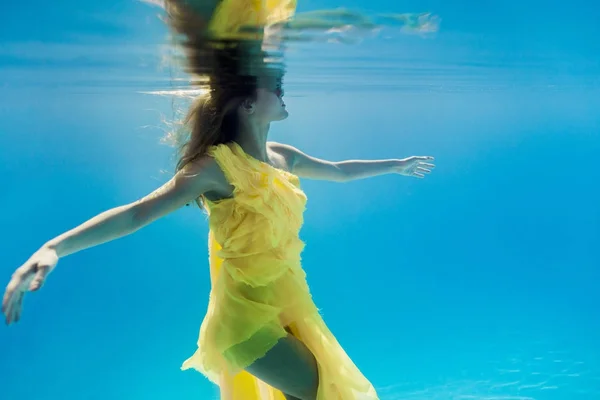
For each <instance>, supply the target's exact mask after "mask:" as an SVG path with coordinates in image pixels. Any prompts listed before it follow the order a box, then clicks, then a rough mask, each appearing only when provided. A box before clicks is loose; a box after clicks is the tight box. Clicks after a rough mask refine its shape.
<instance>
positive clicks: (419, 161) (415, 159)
mask: <svg viewBox="0 0 600 400" xmlns="http://www.w3.org/2000/svg"><path fill="white" fill-rule="evenodd" d="M430 161H431V162H432V161H433V157H431V156H412V157H408V158H405V159H402V160H399V162H398V165H397V167H396V173H398V174H400V175H405V176H413V177H415V178H424V177H425V175H427V174H429V173H431V170H432V169H433V168H435V165H433V163H431V162H430Z"/></svg>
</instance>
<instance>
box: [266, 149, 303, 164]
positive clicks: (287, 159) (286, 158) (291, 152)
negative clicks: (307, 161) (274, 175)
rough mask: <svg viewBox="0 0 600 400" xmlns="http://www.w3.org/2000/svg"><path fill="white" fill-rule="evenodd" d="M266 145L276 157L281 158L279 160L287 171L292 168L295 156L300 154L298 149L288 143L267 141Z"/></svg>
mask: <svg viewBox="0 0 600 400" xmlns="http://www.w3.org/2000/svg"><path fill="white" fill-rule="evenodd" d="M267 147H268V149H269V150H270V151H271V152H272V153H273V154H274V155H275V156H276V157H279V158H281V159H282V160H281V161H283V163H284V164H285V166H286V167H287V169H288V170H289V171H292V170H293V168H294V165H295V163H296V157H297V156H298V155H299V154H302V152H301V151H300V150H298V149H297V148H295V147H294V146H292V145H289V144H284V143H278V142H267Z"/></svg>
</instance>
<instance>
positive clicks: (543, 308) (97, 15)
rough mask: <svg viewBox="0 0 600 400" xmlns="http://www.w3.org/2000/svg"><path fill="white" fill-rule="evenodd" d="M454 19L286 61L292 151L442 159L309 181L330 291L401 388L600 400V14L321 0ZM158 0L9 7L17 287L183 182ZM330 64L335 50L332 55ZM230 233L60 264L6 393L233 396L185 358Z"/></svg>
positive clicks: (41, 297)
mask: <svg viewBox="0 0 600 400" xmlns="http://www.w3.org/2000/svg"><path fill="white" fill-rule="evenodd" d="M340 5H344V6H347V7H349V8H360V9H363V10H366V11H371V12H378V11H391V12H413V11H417V12H418V11H432V12H433V13H435V14H437V15H439V16H440V17H441V18H442V23H441V26H440V31H439V32H438V33H437V34H436V35H433V36H430V37H420V36H415V35H406V34H398V33H397V32H396V33H394V32H384V33H383V34H382V35H380V36H378V37H375V38H369V39H365V40H364V41H362V42H360V43H359V44H357V45H355V46H344V45H339V44H338V45H336V44H319V45H314V46H313V47H311V46H310V45H303V46H299V47H298V48H297V49H296V51H293V52H291V53H290V54H289V57H288V62H289V64H288V69H289V74H288V76H287V77H286V83H287V85H286V93H287V98H286V103H287V104H288V109H289V110H290V118H289V119H288V120H287V121H285V122H283V123H278V124H276V125H274V126H273V127H272V139H273V140H277V141H283V142H288V143H291V144H293V145H295V146H297V147H299V148H300V149H302V150H303V151H305V152H307V153H310V154H312V155H315V156H317V157H321V158H327V159H332V160H342V159H347V158H351V159H356V158H364V159H377V158H399V157H406V156H410V155H433V156H435V157H436V164H437V168H436V170H435V172H434V173H433V174H432V175H431V176H429V177H427V178H426V179H424V180H416V179H410V178H407V177H401V176H394V175H386V176H380V177H377V178H371V179H368V180H362V181H356V182H351V183H346V184H336V183H326V182H314V181H305V182H303V187H304V189H305V191H306V193H307V195H308V198H309V203H308V209H307V213H306V223H305V227H304V229H303V231H302V237H303V239H304V240H305V241H306V242H307V247H306V250H305V253H304V267H305V269H306V271H307V273H308V279H309V283H310V285H311V288H312V291H313V296H314V298H315V301H316V302H317V304H318V306H319V307H320V308H321V309H322V312H323V315H324V318H325V320H326V321H327V323H328V324H329V326H330V328H331V329H332V331H333V332H334V333H335V334H336V336H337V337H338V339H339V341H340V342H341V344H342V345H343V346H344V348H345V349H346V350H347V352H348V353H349V355H350V356H351V357H352V359H353V360H354V361H355V363H356V364H357V365H358V366H359V367H360V368H361V370H362V371H363V372H364V373H365V375H367V376H368V377H369V379H370V380H371V381H372V382H373V384H374V385H375V386H376V388H377V389H378V391H379V392H380V394H381V398H382V399H386V400H400V399H407V400H430V399H431V400H432V399H436V400H437V399H441V400H446V399H448V400H454V399H456V400H458V399H460V400H466V399H469V400H484V399H485V400H492V399H493V400H500V399H501V400H509V399H510V400H513V399H514V400H516V399H520V400H533V399H535V400H594V399H599V398H600V321H599V319H598V307H599V306H600V291H599V290H598V282H599V281H600V206H599V204H600V185H599V184H598V182H600V168H599V167H598V157H599V156H600V133H599V130H600V41H598V37H600V28H599V25H598V18H599V17H598V16H599V15H600V6H599V5H598V4H596V3H594V2H590V1H588V2H584V1H580V0H574V1H570V2H568V4H567V3H565V2H557V1H545V2H541V1H532V0H523V1H519V2H516V1H511V2H488V1H466V0H462V1H453V2H442V1H421V2H416V1H406V2H400V3H397V2H392V1H391V0H374V1H370V2H369V3H368V8H367V7H366V6H365V4H364V2H361V1H357V0H347V1H344V2H333V1H330V0H328V1H324V0H306V1H304V0H301V1H300V10H301V11H305V10H312V9H318V8H326V7H336V6H340ZM156 13H157V10H156V9H154V8H151V7H149V6H148V5H145V4H141V3H139V2H135V1H117V0H102V1H95V2H87V3H86V2H79V1H77V2H76V1H74V0H71V1H61V2H42V1H40V0H34V1H33V2H25V3H16V2H12V3H11V4H10V5H7V6H4V7H3V12H2V16H1V17H0V21H1V23H0V83H1V85H0V176H2V177H3V184H2V191H1V194H2V195H1V196H0V207H1V209H2V210H4V212H2V213H1V214H0V227H1V228H2V233H1V240H0V255H1V256H2V260H1V264H0V273H1V274H2V276H3V277H4V278H2V279H4V280H5V281H6V282H8V279H9V278H10V274H11V273H12V271H13V270H14V269H15V268H16V267H18V266H19V265H21V263H23V262H24V261H25V260H26V259H27V258H28V257H29V255H31V253H32V252H33V251H35V250H36V249H37V248H38V247H39V246H40V245H41V244H43V243H44V242H45V241H47V240H48V239H50V238H52V237H54V236H56V235H58V234H60V233H62V232H63V231H65V230H67V229H71V228H73V227H74V226H76V225H78V224H79V223H81V222H83V221H85V220H87V219H88V218H90V217H92V216H94V215H95V214H97V213H99V212H101V211H104V210H106V209H108V208H111V207H114V206H118V205H121V204H125V203H128V202H131V201H133V200H135V199H137V198H139V197H141V196H143V195H145V194H146V193H148V192H150V191H152V190H154V189H155V188H156V187H157V186H159V185H160V184H162V183H164V182H165V181H166V180H167V179H168V178H169V174H168V173H163V172H161V171H162V170H167V171H168V172H170V171H172V168H173V160H172V158H171V155H172V149H171V148H169V147H166V146H164V145H160V144H159V139H160V138H161V136H162V134H163V132H162V131H161V129H162V128H164V125H163V124H162V122H161V121H162V120H161V118H162V117H163V116H164V117H166V118H170V117H172V116H173V115H174V114H173V105H172V103H171V98H169V97H161V96H156V95H151V94H148V93H145V92H148V91H152V90H161V89H169V88H170V87H172V85H173V74H174V72H173V70H172V69H170V68H169V67H165V68H160V62H161V53H160V49H159V48H158V44H159V43H164V37H165V33H166V31H165V28H164V26H162V25H161V23H160V22H159V21H158V20H157V18H156ZM310 52H312V53H311V54H312V58H311V57H310V56H309V53H310ZM206 242H207V224H206V219H205V216H204V215H203V214H202V213H200V212H199V211H198V210H197V209H194V208H191V207H190V208H184V209H182V210H179V211H177V212H175V213H173V214H171V215H169V216H167V217H165V218H163V219H161V220H159V221H157V222H155V223H153V224H152V225H150V226H148V227H147V228H145V229H143V230H141V231H139V232H138V233H136V234H134V235H131V236H128V237H126V238H123V239H121V240H118V241H115V242H111V243H109V244H106V245H103V246H100V247H96V248H93V249H89V250H86V251H83V252H81V253H78V254H75V255H72V256H69V257H67V258H65V259H63V260H61V261H60V263H59V266H58V268H57V269H56V270H55V271H54V272H53V273H52V275H51V276H50V278H49V280H48V282H47V284H46V286H45V287H44V288H43V290H42V291H41V292H39V293H36V294H32V295H29V296H28V297H27V298H26V303H25V310H24V314H23V318H22V321H21V322H19V323H18V324H17V325H15V326H11V327H10V328H6V327H4V328H1V329H0V345H1V346H2V351H1V353H0V354H1V355H0V398H1V399H3V400H4V399H5V400H17V399H21V400H22V399H26V400H50V399H61V400H71V399H73V400H74V399H77V400H82V399H87V400H92V399H102V400H105V399H115V400H119V399H127V400H137V399H144V400H154V399H160V400H162V399H169V400H178V399H182V400H184V399H185V400H188V399H209V398H215V396H216V393H217V392H216V389H215V387H213V386H212V385H211V384H210V383H209V382H208V381H207V380H205V379H204V378H203V377H202V376H201V375H200V374H198V373H195V372H191V371H186V372H181V371H180V370H179V366H180V365H181V363H182V361H183V360H184V359H186V358H187V357H188V356H189V355H191V354H192V352H193V351H194V350H195V343H196V339H197V334H198V328H199V324H200V322H201V320H202V317H203V315H204V313H205V311H206V305H207V300H208V292H209V276H208V265H207V250H206Z"/></svg>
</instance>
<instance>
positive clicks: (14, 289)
mask: <svg viewBox="0 0 600 400" xmlns="http://www.w3.org/2000/svg"><path fill="white" fill-rule="evenodd" d="M57 263H58V255H57V254H56V251H55V250H53V249H50V248H47V247H42V248H41V249H39V250H38V251H36V252H35V253H34V254H33V255H32V256H31V257H30V258H29V260H27V261H26V262H25V264H23V265H21V266H20V267H19V268H17V270H16V271H15V272H14V273H13V275H12V278H11V280H10V282H9V283H8V286H6V291H5V292H4V297H3V299H2V313H3V314H4V315H5V319H6V324H7V325H10V324H11V323H13V322H17V321H19V319H20V318H21V311H22V309H23V297H24V296H25V292H27V291H32V292H33V291H36V290H39V289H40V288H41V287H42V285H43V284H44V281H45V280H46V277H47V276H48V274H49V273H50V272H51V271H52V270H53V269H54V267H56V264H57Z"/></svg>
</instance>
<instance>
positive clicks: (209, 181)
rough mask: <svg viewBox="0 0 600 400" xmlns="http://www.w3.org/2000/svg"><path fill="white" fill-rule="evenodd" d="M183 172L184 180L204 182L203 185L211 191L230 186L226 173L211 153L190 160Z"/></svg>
mask: <svg viewBox="0 0 600 400" xmlns="http://www.w3.org/2000/svg"><path fill="white" fill-rule="evenodd" d="M181 174H182V179H184V180H193V181H196V182H197V183H198V184H200V183H201V182H202V183H203V184H202V186H204V187H205V188H206V189H207V190H209V191H211V190H219V189H220V188H222V187H227V186H228V182H227V178H226V177H225V173H224V172H223V170H222V169H221V167H220V166H219V164H218V163H217V161H216V160H215V159H214V158H213V157H211V156H209V155H203V156H201V157H198V158H197V159H195V160H193V161H192V162H190V163H189V164H188V165H186V166H185V168H184V169H183V170H182V171H181Z"/></svg>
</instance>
